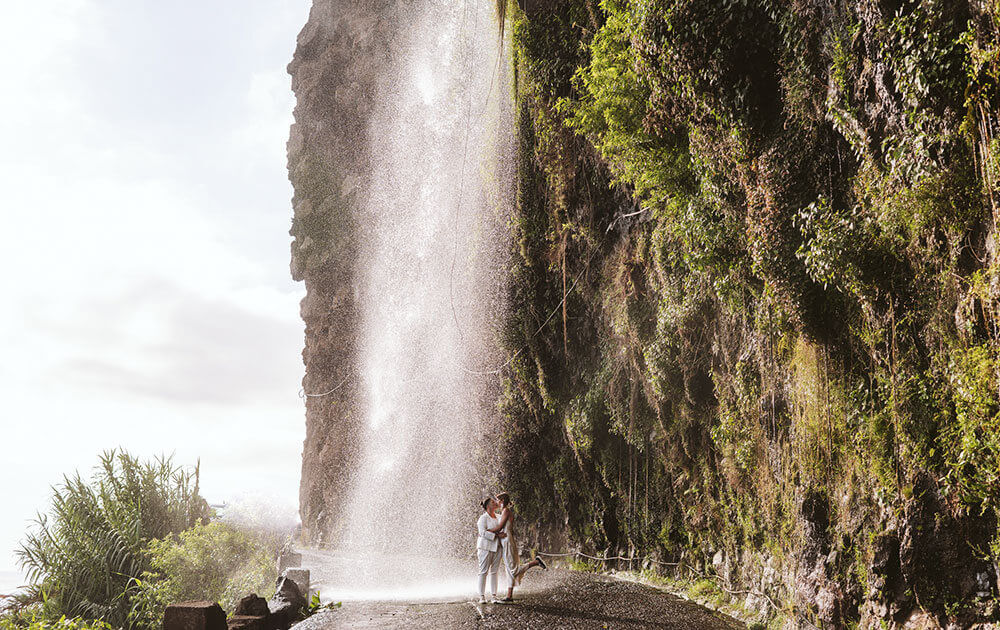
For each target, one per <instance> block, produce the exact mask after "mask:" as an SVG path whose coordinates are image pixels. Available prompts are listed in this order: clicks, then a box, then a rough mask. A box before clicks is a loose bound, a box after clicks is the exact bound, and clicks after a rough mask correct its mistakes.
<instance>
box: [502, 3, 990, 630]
mask: <svg viewBox="0 0 1000 630" xmlns="http://www.w3.org/2000/svg"><path fill="white" fill-rule="evenodd" d="M944 4H946V3H944ZM944 4H943V3H935V2H932V1H929V0H925V1H918V2H905V3H903V5H902V6H901V8H900V9H899V11H897V12H895V13H888V14H886V15H884V16H881V17H880V18H878V17H873V16H872V15H871V14H870V13H866V12H865V10H864V8H863V7H861V6H860V5H858V4H857V3H847V4H846V5H843V6H841V5H838V7H837V8H836V9H831V10H830V11H829V12H826V13H823V14H822V15H820V13H819V12H815V11H813V9H810V8H809V7H807V6H805V5H802V6H800V5H795V7H791V6H789V7H786V8H779V7H775V6H773V5H772V4H767V3H758V2H753V1H747V2H744V1H739V2H732V3H721V4H711V3H708V4H706V3H699V2H693V1H690V0H687V1H686V0H656V1H654V2H643V3H639V2H632V1H628V0H617V1H612V0H602V1H601V2H591V1H584V0H574V1H569V0H564V1H561V2H559V3H558V9H559V10H557V11H551V12H549V11H539V12H538V13H531V14H529V15H526V14H525V13H524V12H523V11H521V10H519V9H512V24H513V31H514V36H513V46H514V54H513V59H514V64H515V70H516V75H517V77H518V81H517V108H518V110H517V111H518V120H517V129H516V131H517V134H518V138H519V151H518V164H519V170H518V178H519V182H518V203H517V209H516V212H515V218H514V222H515V226H516V229H517V235H518V251H517V254H518V256H517V261H516V265H515V269H514V274H513V281H512V286H511V299H510V304H511V311H510V317H509V326H508V332H507V335H506V337H505V341H506V342H507V343H509V345H510V348H512V349H514V348H521V347H525V348H527V349H526V350H525V352H524V355H525V356H522V357H519V358H518V360H517V361H515V362H514V363H513V365H512V369H511V370H510V372H509V374H507V375H506V378H507V381H506V384H505V390H504V391H505V393H504V399H505V400H504V402H503V403H502V405H501V408H502V409H503V411H504V416H505V420H504V422H505V438H504V439H505V444H506V446H507V449H506V450H507V451H509V452H510V454H509V455H508V456H507V457H508V459H507V460H506V462H505V467H506V470H507V474H508V478H509V480H510V482H511V483H512V484H514V485H512V486H511V487H515V486H517V484H521V485H520V486H517V487H519V488H520V491H522V492H523V493H525V494H526V495H527V496H528V497H530V499H529V500H528V501H521V506H522V509H523V510H525V512H526V516H527V517H528V518H529V519H530V518H538V519H539V520H547V521H548V522H550V523H557V524H560V525H561V524H563V523H566V524H567V525H566V527H567V531H568V534H569V536H570V538H571V539H572V540H573V541H574V543H575V544H580V545H584V546H586V547H587V548H592V549H597V548H600V549H608V548H610V549H640V550H644V551H647V552H656V553H657V554H658V555H659V557H669V558H672V559H679V558H681V557H685V558H691V557H695V558H697V557H703V555H704V554H705V553H706V552H707V550H719V549H722V550H725V551H726V553H727V554H728V555H729V557H733V558H748V557H749V558H759V560H755V561H748V562H741V563H739V566H738V568H737V569H736V574H735V575H734V576H733V579H734V580H735V581H736V582H738V583H740V582H743V583H757V581H758V580H759V578H760V575H761V573H762V572H763V571H764V566H765V564H766V562H765V560H763V559H762V558H768V559H770V562H771V563H772V564H775V563H776V567H774V569H775V570H780V571H782V572H785V574H788V573H789V572H793V571H794V570H795V569H796V567H795V566H794V565H795V564H796V563H799V562H801V561H802V551H801V550H802V549H803V548H804V547H805V546H806V542H807V541H806V540H804V536H805V533H804V525H803V516H802V509H803V508H802V505H801V503H802V497H803V496H804V495H809V496H817V497H822V498H823V501H825V502H826V503H827V504H828V512H829V513H828V514H827V515H826V517H827V519H828V520H829V523H828V526H827V527H826V529H825V531H823V532H822V534H821V535H822V536H823V537H825V538H824V540H823V542H822V544H824V545H827V547H828V548H831V549H837V550H838V553H840V554H841V555H840V557H841V560H839V561H838V563H837V566H836V567H834V568H833V569H831V570H833V571H835V572H836V573H837V575H838V579H839V580H840V581H841V583H842V587H843V590H844V592H846V593H867V592H868V587H869V583H870V582H871V581H872V580H874V579H875V577H874V576H871V575H869V566H870V562H871V560H872V556H871V554H872V553H873V549H872V547H871V536H873V535H876V534H880V533H882V532H883V531H884V530H885V529H886V528H887V527H888V526H889V525H890V522H893V521H895V520H898V519H902V518H906V517H907V516H906V515H907V514H912V513H913V509H912V507H913V505H914V502H916V501H919V500H920V496H919V495H920V494H921V492H918V491H917V489H918V488H919V487H920V485H919V483H918V482H919V480H920V479H935V480H937V482H936V483H937V486H936V491H939V492H941V494H942V501H943V502H944V503H947V504H951V505H958V506H963V507H961V508H959V509H958V510H956V514H959V516H955V514H944V513H942V514H941V515H940V518H942V519H966V520H963V521H961V522H962V523H964V524H967V525H969V526H970V527H972V526H974V525H975V526H978V525H976V524H979V525H982V524H983V523H990V522H992V521H990V520H989V519H991V518H992V517H993V514H994V505H993V504H994V501H995V497H997V496H1000V488H998V487H997V478H996V471H997V470H998V469H1000V462H998V453H1000V451H998V446H997V444H996V443H995V442H996V440H995V439H994V436H995V435H997V434H998V431H997V429H998V428H1000V427H998V426H996V425H997V422H998V419H997V414H998V412H1000V400H998V398H997V393H996V392H997V391H998V387H997V383H998V380H1000V379H998V377H997V374H998V373H1000V372H998V366H1000V364H998V354H997V353H998V351H1000V350H998V348H1000V343H998V331H1000V325H998V322H997V318H998V313H1000V302H998V300H1000V296H998V294H997V291H995V290H994V287H995V286H996V285H997V284H998V283H1000V272H998V271H997V269H1000V267H998V266H997V264H996V263H995V255H994V253H993V249H994V246H993V245H992V242H993V240H992V239H995V235H994V234H993V230H994V225H993V224H994V219H993V215H994V211H993V207H994V205H995V201H994V199H995V198H996V196H997V194H998V187H997V184H996V182H997V179H996V177H997V175H996V174H997V173H998V172H1000V171H998V170H997V166H996V164H997V163H998V160H997V153H998V150H997V146H1000V143H998V141H997V140H996V139H995V138H994V137H993V135H991V134H994V132H993V131H990V130H991V129H992V127H991V125H993V124H994V123H992V122H989V121H990V120H993V119H994V118H991V117H995V113H994V104H995V102H996V100H995V96H996V94H997V93H998V92H997V81H998V71H997V67H998V64H997V59H998V58H1000V56H998V53H997V50H998V47H997V43H996V39H997V36H996V31H995V29H993V30H991V29H990V28H989V27H988V26H987V24H988V23H989V20H988V19H986V18H985V17H983V16H979V18H976V19H972V20H970V16H969V15H967V11H968V10H967V9H966V8H963V7H962V6H959V5H948V6H944ZM983 10H984V11H986V12H987V13H988V14H989V16H994V17H995V15H996V7H992V5H991V7H986V8H984V9H983ZM989 19H993V18H989ZM709 35H710V36H709ZM885 82H889V83H885ZM890 83H891V85H889V84H890ZM887 85H889V87H891V89H888V88H887V87H886V86H887ZM991 195H992V197H991ZM550 314H551V315H552V317H551V319H549V321H548V323H547V324H546V325H545V326H544V327H542V328H541V330H539V327H540V326H541V323H542V321H543V320H544V319H545V318H546V317H548V316H550ZM536 331H537V333H536ZM513 351H514V350H512V352H513ZM530 444H540V445H542V446H543V447H544V448H546V449H549V450H550V451H552V452H555V453H558V456H557V457H554V458H553V459H552V461H551V462H550V465H548V466H546V467H544V469H540V468H539V467H538V466H537V465H533V464H531V463H530V462H527V461H525V459H524V456H522V455H518V454H517V453H518V451H517V449H518V448H523V447H525V445H530ZM534 472H537V474H538V475H539V476H538V477H537V478H536V477H532V476H531V474H534ZM525 476H526V477H527V478H531V479H532V480H533V483H531V484H529V483H526V482H524V481H523V479H519V477H525ZM539 486H540V487H539ZM908 509H909V511H908ZM977 519H979V520H977ZM893 524H894V523H893ZM997 539H998V540H1000V537H998V538H997ZM844 541H848V542H844ZM851 541H853V542H851ZM995 547H996V548H1000V543H997V544H996V545H995ZM956 553H961V554H965V556H968V561H969V563H974V562H977V561H978V560H975V558H973V557H972V556H971V555H969V554H970V552H969V551H968V550H966V549H962V550H956ZM983 553H988V554H992V557H996V555H997V551H996V549H994V550H993V551H984V552H983ZM965 556H963V557H965ZM798 569H804V568H803V567H798ZM855 586H856V587H858V588H855ZM915 588H917V589H918V590H919V589H920V588H924V587H922V586H919V585H918V586H916V587H915ZM914 593H915V596H916V597H919V598H920V601H921V602H922V603H923V604H924V605H925V606H928V607H931V608H935V607H936V609H937V610H940V609H941V606H942V605H943V604H942V602H943V599H942V597H943V596H941V595H940V594H939V593H938V591H936V590H935V591H932V590H930V589H929V588H928V589H927V590H925V591H922V592H916V591H914ZM853 603H854V604H858V603H859V602H857V601H855V602H853ZM799 605H805V604H803V603H802V602H799ZM848 609H850V603H848ZM809 614H813V613H809ZM777 617H778V616H776V617H775V618H777ZM842 621H843V623H845V624H851V623H854V622H856V621H857V620H856V619H854V618H848V619H844V620H842Z"/></svg>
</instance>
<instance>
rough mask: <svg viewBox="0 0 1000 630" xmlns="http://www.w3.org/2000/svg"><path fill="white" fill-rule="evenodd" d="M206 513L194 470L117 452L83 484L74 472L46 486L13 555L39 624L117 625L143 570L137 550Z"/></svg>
mask: <svg viewBox="0 0 1000 630" xmlns="http://www.w3.org/2000/svg"><path fill="white" fill-rule="evenodd" d="M208 515H209V508H208V504H207V503H205V500H204V499H202V498H201V496H199V494H198V469H197V468H195V469H194V470H193V471H191V470H187V469H184V468H182V467H180V466H178V465H176V464H174V463H173V460H172V458H170V457H160V458H158V459H156V460H153V461H145V462H144V461H141V460H139V459H138V458H136V457H134V456H132V455H130V454H129V453H128V452H125V451H107V452H105V453H104V454H102V455H101V457H100V461H99V464H98V466H97V468H96V469H95V472H94V475H93V476H92V478H91V479H90V480H89V481H86V480H84V478H83V477H81V475H80V474H79V473H76V474H75V475H73V476H67V477H65V478H64V479H63V483H62V484H61V485H59V486H56V487H55V488H53V491H52V504H51V508H50V510H49V513H48V514H47V515H46V514H42V515H39V517H38V520H37V521H36V527H35V528H34V530H32V531H30V532H29V533H28V534H27V537H26V538H25V540H24V542H23V543H22V544H21V548H20V550H19V551H18V557H19V560H20V563H21V566H22V567H23V568H24V569H26V570H27V573H28V578H29V580H30V581H31V585H30V587H29V590H30V592H31V593H33V594H34V595H36V596H37V597H38V598H39V599H41V600H42V601H43V613H42V619H45V620H49V619H59V618H60V617H63V616H65V617H67V618H81V619H94V620H103V621H106V622H108V623H110V624H112V625H114V626H117V627H122V626H125V625H126V623H127V620H128V614H129V611H130V609H131V602H130V599H129V585H130V584H131V582H132V580H134V579H135V578H138V577H139V576H141V575H142V574H143V572H145V571H146V570H147V569H148V567H149V563H148V559H147V558H146V556H145V555H144V554H143V547H144V545H146V544H147V543H148V542H149V541H150V540H153V539H156V538H163V537H166V536H169V535H171V534H174V533H177V532H180V531H182V530H184V529H186V528H188V527H191V526H192V525H194V524H195V523H196V522H198V520H199V519H204V518H207V517H208Z"/></svg>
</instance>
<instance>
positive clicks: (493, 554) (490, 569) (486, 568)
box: [476, 545, 503, 598]
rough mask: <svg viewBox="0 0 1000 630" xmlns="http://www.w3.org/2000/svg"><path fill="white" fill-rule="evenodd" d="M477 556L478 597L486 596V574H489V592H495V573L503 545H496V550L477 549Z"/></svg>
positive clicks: (493, 593) (498, 565) (500, 559)
mask: <svg viewBox="0 0 1000 630" xmlns="http://www.w3.org/2000/svg"><path fill="white" fill-rule="evenodd" d="M476 552H477V555H478V557H479V597H480V598H485V597H486V575H487V574H489V576H490V594H492V595H493V596H494V597H496V594H497V573H498V571H499V570H500V562H501V561H502V559H503V545H498V546H497V550H496V551H486V550H485V549H477V550H476Z"/></svg>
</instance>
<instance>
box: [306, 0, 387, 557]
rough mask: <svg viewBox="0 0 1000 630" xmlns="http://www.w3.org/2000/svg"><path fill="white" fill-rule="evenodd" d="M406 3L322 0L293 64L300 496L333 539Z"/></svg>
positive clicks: (314, 527) (354, 419)
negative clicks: (361, 210) (378, 128)
mask: <svg viewBox="0 0 1000 630" xmlns="http://www.w3.org/2000/svg"><path fill="white" fill-rule="evenodd" d="M395 4H396V3H395V2H391V1H387V0H366V1H362V2H346V1H344V0H316V1H315V2H314V3H313V7H312V10H311V11H310V14H309V21H308V22H307V23H306V25H305V27H304V28H303V29H302V32H301V33H300V34H299V37H298V45H297V48H296V50H295V56H294V58H293V60H292V62H291V63H290V64H289V66H288V72H289V73H290V74H291V75H292V89H293V90H294V92H295V95H296V99H297V105H296V107H295V123H294V124H293V125H292V128H291V133H290V136H289V140H288V175H289V179H290V180H291V182H292V186H293V187H294V189H295V194H294V197H293V199H292V205H293V208H294V218H293V221H292V228H291V235H292V236H293V237H294V242H293V243H292V262H291V271H292V276H293V277H294V278H295V279H296V280H302V281H304V282H305V285H306V297H305V298H304V299H303V301H302V304H301V314H302V319H303V320H304V322H305V348H304V349H303V351H302V358H303V361H304V363H305V367H306V374H305V377H304V378H303V380H302V387H303V391H304V393H305V394H306V396H305V398H306V439H305V444H304V447H303V455H302V481H301V486H300V497H299V506H300V513H301V518H302V524H303V532H302V533H303V537H304V538H305V539H306V540H313V541H316V540H319V539H321V538H322V536H323V534H324V532H326V531H329V528H330V527H331V526H332V525H333V522H332V520H331V514H332V510H330V509H328V507H327V506H329V505H331V504H332V502H333V501H334V500H336V498H337V497H339V496H340V495H341V494H342V492H343V490H344V484H345V483H346V480H347V476H348V475H347V474H346V471H349V470H351V469H352V465H351V464H352V462H353V461H354V458H355V456H356V453H355V452H354V449H353V444H354V442H355V440H354V439H353V438H354V435H355V430H356V428H357V426H358V422H359V418H358V408H357V404H356V403H357V397H358V384H357V382H356V380H355V374H356V359H357V357H356V347H355V344H356V342H357V338H358V331H357V329H356V326H357V321H358V317H357V314H358V305H357V303H356V295H355V293H354V289H353V283H354V279H355V274H356V273H357V271H358V270H357V269H356V260H357V253H358V252H357V243H358V239H357V238H356V228H357V226H356V224H355V221H356V208H357V204H358V200H359V199H361V198H363V196H364V194H365V191H366V189H367V188H368V178H369V177H370V175H369V173H370V168H369V166H368V160H369V157H368V153H367V146H368V135H369V130H368V117H369V113H370V111H371V110H372V107H373V98H374V93H375V88H376V83H377V80H378V78H379V76H380V72H379V71H380V68H381V65H382V64H383V63H384V59H386V58H387V51H388V50H389V39H390V37H391V35H392V27H394V26H395V24H396V20H395V19H394V18H395Z"/></svg>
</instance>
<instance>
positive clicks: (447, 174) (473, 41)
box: [322, 0, 509, 599]
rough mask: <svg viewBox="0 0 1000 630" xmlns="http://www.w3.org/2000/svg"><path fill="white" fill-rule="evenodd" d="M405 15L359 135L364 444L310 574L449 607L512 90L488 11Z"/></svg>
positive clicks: (346, 588)
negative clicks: (363, 140) (366, 161)
mask: <svg viewBox="0 0 1000 630" xmlns="http://www.w3.org/2000/svg"><path fill="white" fill-rule="evenodd" d="M414 4H415V5H416V8H415V9H414V15H412V16H411V20H412V23H410V24H408V25H407V26H406V28H405V32H404V34H403V35H400V40H399V41H397V42H396V44H395V48H396V50H395V51H394V54H395V55H397V57H396V59H395V63H393V64H391V67H392V68H393V69H392V71H391V74H390V76H386V77H385V81H384V83H383V85H382V86H381V90H380V94H379V97H378V99H377V102H378V103H379V108H380V109H379V110H378V111H376V112H375V113H374V115H373V118H372V126H371V131H370V137H371V142H372V145H371V152H372V153H371V155H372V158H373V164H374V167H373V168H374V173H373V175H374V177H373V181H374V182H375V183H374V184H373V187H372V190H371V192H370V195H369V197H368V198H367V202H366V203H365V207H364V209H363V211H362V221H361V222H360V225H361V228H360V229H361V231H362V233H363V234H362V238H363V240H364V247H363V248H362V252H363V254H362V255H363V260H362V265H361V267H362V268H363V269H364V271H363V272H362V273H361V281H360V286H358V287H357V290H358V292H359V296H360V298H361V303H362V304H363V327H362V328H363V331H364V333H363V334H364V338H363V340H362V344H361V345H362V359H361V369H362V373H363V383H364V391H365V393H366V398H367V400H366V405H367V422H366V433H365V435H364V436H363V437H362V438H361V439H362V440H363V443H362V449H361V452H362V457H361V461H360V462H359V466H358V469H357V470H356V471H355V474H354V477H353V479H352V484H351V487H352V490H351V492H350V494H349V497H348V499H347V500H346V501H345V502H344V503H343V504H342V505H340V506H336V509H338V510H340V512H341V514H340V523H341V524H342V525H341V527H340V528H339V531H337V532H333V533H332V538H333V542H334V545H333V548H334V550H335V551H334V552H332V553H331V554H330V555H329V556H328V557H327V558H326V563H325V567H324V571H325V572H326V574H325V575H324V576H322V581H323V582H325V585H324V589H326V591H327V592H328V593H329V595H330V596H332V597H336V598H338V599H351V598H354V597H357V598H395V597H400V598H412V597H418V596H424V597H434V596H449V595H461V594H465V593H467V592H469V591H471V589H472V585H473V577H472V576H473V575H474V572H475V571H474V564H473V562H472V560H471V558H472V556H473V551H474V542H475V539H474V531H475V529H474V525H475V517H476V515H477V508H476V504H477V502H478V500H479V495H480V494H481V491H482V489H481V484H480V483H478V482H479V480H480V479H481V478H482V474H481V473H482V471H479V470H477V468H476V466H475V465H474V464H475V461H476V459H477V457H478V455H477V454H479V453H481V452H482V451H481V449H483V448H486V449H488V448H489V446H490V444H491V441H490V440H489V439H487V440H486V441H484V440H483V439H482V435H481V434H482V433H483V432H484V427H485V426H487V425H488V421H487V420H486V416H487V415H488V412H489V407H486V406H484V404H483V400H484V396H483V387H484V386H485V385H486V383H487V382H488V380H489V378H488V377H486V376H484V375H482V374H476V372H477V371H482V370H484V369H488V366H490V365H491V364H492V365H495V364H496V356H495V353H492V352H491V351H490V347H491V344H492V342H493V339H494V333H493V332H492V329H493V326H492V323H493V322H495V321H496V316H497V310H498V309H499V306H498V305H499V303H500V300H499V298H498V295H500V294H501V293H502V292H501V291H499V288H500V287H501V286H502V281H501V280H499V279H498V278H497V277H496V275H495V274H496V273H497V272H496V269H498V268H499V263H500V262H501V260H502V259H501V252H502V251H503V250H504V247H503V245H502V242H503V241H502V233H503V230H502V229H501V228H502V225H504V221H503V216H505V215H504V211H503V204H502V203H501V201H500V200H502V199H504V198H509V195H507V194H505V193H506V192H507V191H504V190H503V187H504V184H503V182H504V181H505V179H508V178H505V177H504V171H505V169H506V168H507V166H506V164H507V161H505V160H504V159H503V156H504V155H505V153H506V151H505V150H504V148H503V146H502V145H503V141H502V140H500V138H502V137H508V136H509V133H508V134H504V133H502V132H504V131H506V129H507V127H506V125H509V120H505V116H506V115H507V114H508V113H509V112H507V111H506V110H507V109H508V108H507V107H506V105H505V103H506V102H507V99H509V87H508V84H507V79H506V73H505V68H506V64H505V63H504V62H503V60H502V59H501V58H500V55H501V47H500V42H499V41H498V38H497V35H496V22H495V18H494V17H493V15H492V12H491V10H490V3H487V2H482V1H478V2H459V1H456V0H424V1H423V2H422V3H419V2H418V3H414ZM421 5H422V6H421Z"/></svg>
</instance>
